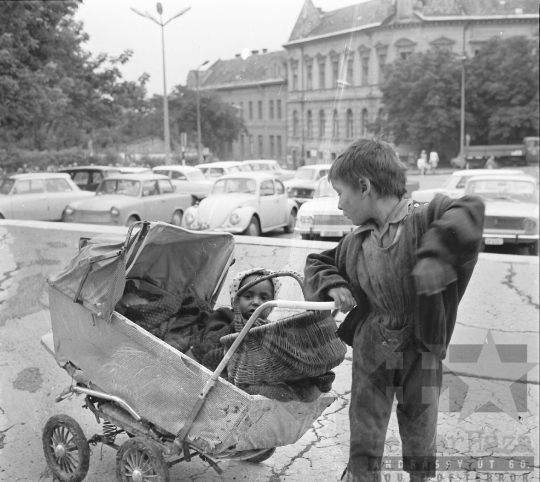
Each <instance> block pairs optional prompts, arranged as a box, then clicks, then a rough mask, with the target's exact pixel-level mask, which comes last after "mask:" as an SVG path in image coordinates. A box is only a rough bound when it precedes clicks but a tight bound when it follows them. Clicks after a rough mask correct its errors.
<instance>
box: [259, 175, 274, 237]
mask: <svg viewBox="0 0 540 482" xmlns="http://www.w3.org/2000/svg"><path fill="white" fill-rule="evenodd" d="M277 203H278V197H277V196H276V190H275V188H274V182H273V181H272V180H271V179H268V180H266V181H263V182H261V187H260V198H259V216H260V218H261V228H262V229H266V228H269V227H271V226H275V225H276V224H278V218H277V207H278V206H277Z"/></svg>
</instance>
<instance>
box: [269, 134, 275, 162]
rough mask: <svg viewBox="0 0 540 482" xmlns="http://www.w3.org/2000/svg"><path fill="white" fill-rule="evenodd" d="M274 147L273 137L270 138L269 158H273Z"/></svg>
mask: <svg viewBox="0 0 540 482" xmlns="http://www.w3.org/2000/svg"><path fill="white" fill-rule="evenodd" d="M275 150H276V146H275V144H274V136H270V157H274V156H275Z"/></svg>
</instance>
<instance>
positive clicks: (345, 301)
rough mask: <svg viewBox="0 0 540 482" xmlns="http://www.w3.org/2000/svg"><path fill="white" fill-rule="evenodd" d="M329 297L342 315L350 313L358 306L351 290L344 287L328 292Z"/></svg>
mask: <svg viewBox="0 0 540 482" xmlns="http://www.w3.org/2000/svg"><path fill="white" fill-rule="evenodd" d="M328 296H330V298H332V299H333V300H334V302H335V303H336V308H337V309H338V310H339V311H341V312H342V313H348V312H349V311H351V310H352V309H353V308H354V307H355V306H356V300H355V299H354V296H353V295H352V293H351V292H350V291H349V288H345V287H343V286H341V287H339V288H332V289H331V290H329V291H328Z"/></svg>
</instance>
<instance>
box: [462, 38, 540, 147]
mask: <svg viewBox="0 0 540 482" xmlns="http://www.w3.org/2000/svg"><path fill="white" fill-rule="evenodd" d="M538 73H539V72H538V39H536V40H531V39H528V38H526V37H511V38H508V39H499V38H498V37H494V38H492V39H491V40H489V42H487V43H486V45H484V46H483V48H482V49H481V50H480V51H479V52H478V54H477V55H476V56H475V57H474V58H473V59H470V60H469V61H468V62H467V66H466V74H467V81H466V101H467V107H466V109H467V112H469V113H470V114H471V115H472V116H473V119H474V121H473V122H471V123H467V126H466V131H467V133H469V134H470V135H471V139H472V143H473V144H519V143H521V142H522V141H523V138H524V137H526V136H537V135H538V107H539V105H538V87H539V85H538Z"/></svg>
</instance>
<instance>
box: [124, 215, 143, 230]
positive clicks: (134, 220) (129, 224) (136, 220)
mask: <svg viewBox="0 0 540 482" xmlns="http://www.w3.org/2000/svg"><path fill="white" fill-rule="evenodd" d="M138 221H140V219H139V218H138V217H137V216H130V217H129V218H128V220H127V221H126V226H127V227H128V228H129V227H130V226H131V225H132V224H133V223H136V222H138Z"/></svg>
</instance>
